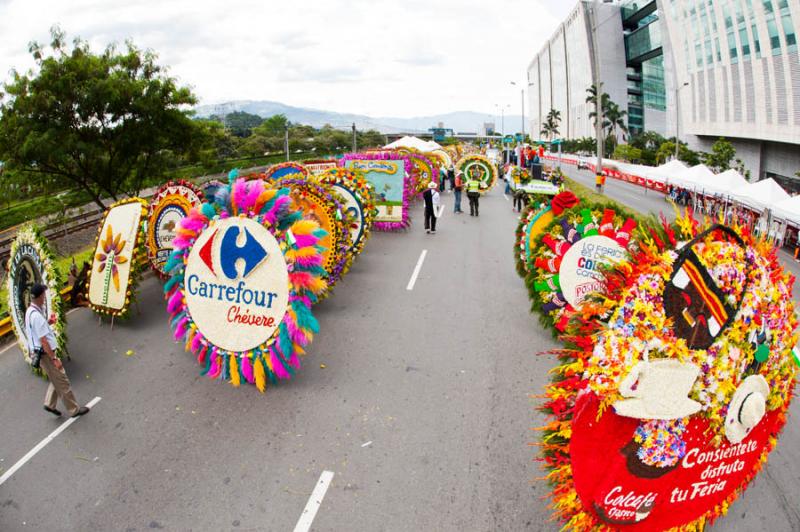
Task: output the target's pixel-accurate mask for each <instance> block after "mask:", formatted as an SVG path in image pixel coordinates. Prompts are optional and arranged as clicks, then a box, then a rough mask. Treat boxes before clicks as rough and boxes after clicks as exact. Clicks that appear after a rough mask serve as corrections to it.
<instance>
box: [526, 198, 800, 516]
mask: <svg viewBox="0 0 800 532" xmlns="http://www.w3.org/2000/svg"><path fill="white" fill-rule="evenodd" d="M637 242H638V245H637V246H636V247H635V248H632V249H630V256H629V259H628V260H627V261H625V262H622V263H618V264H616V265H614V266H613V267H612V268H610V269H608V270H606V271H604V276H605V279H604V284H605V286H606V290H605V291H604V292H603V293H602V294H595V295H594V296H592V297H591V298H590V299H589V300H587V301H586V302H585V303H584V304H583V305H582V307H581V308H580V309H578V310H577V311H576V313H575V314H574V315H573V317H572V319H570V321H569V323H568V325H567V326H566V328H565V331H564V335H563V336H562V339H563V340H564V341H565V343H566V347H565V348H564V349H559V350H556V351H555V354H557V355H558V357H559V359H560V365H559V367H557V368H556V369H555V370H553V371H552V372H551V374H552V382H551V384H550V385H549V386H548V387H547V388H546V393H545V403H544V405H543V406H542V408H541V409H542V410H543V411H544V412H545V413H547V414H548V416H549V418H550V420H549V422H548V423H547V425H545V426H544V427H542V428H541V434H542V438H541V441H540V443H539V446H540V447H541V450H542V456H541V459H542V461H543V462H544V466H545V468H546V470H547V472H548V473H547V480H548V481H549V482H550V483H551V485H552V486H553V490H552V493H551V498H552V505H551V507H552V508H553V510H554V513H555V517H557V518H559V519H561V520H562V521H563V522H564V523H565V528H567V529H572V530H589V529H605V528H617V527H624V528H625V529H630V530H634V531H638V530H667V529H676V530H677V529H680V530H702V529H703V528H704V527H705V526H707V525H709V524H711V523H712V522H713V521H714V520H715V519H717V518H718V517H720V516H721V515H724V514H725V513H726V512H727V511H728V510H729V508H730V506H731V504H732V503H733V502H734V500H735V499H736V498H738V497H739V496H740V495H741V494H742V493H743V492H744V490H745V488H746V487H747V486H748V484H749V483H750V481H752V479H753V478H754V477H755V476H756V475H757V474H758V472H759V471H760V470H761V468H762V467H763V465H764V463H766V461H767V457H768V455H769V453H770V451H771V450H772V449H773V448H774V446H775V445H776V443H777V439H778V435H779V433H780V431H781V429H782V427H783V426H784V424H785V422H786V414H787V410H788V408H789V404H790V401H791V398H792V393H793V388H794V383H795V378H796V371H797V367H796V366H797V359H796V358H795V357H794V355H793V348H794V346H795V345H796V343H797V340H798V337H797V334H796V327H797V319H796V316H795V309H794V303H793V299H792V284H793V282H794V279H793V277H792V276H791V275H790V274H789V273H787V272H786V271H785V270H784V269H783V267H782V266H781V264H780V262H779V259H778V256H777V251H776V250H775V249H774V247H773V245H772V244H771V243H769V242H766V241H764V240H762V239H760V238H759V237H757V236H754V235H753V234H751V233H750V232H749V230H748V229H747V227H746V226H745V225H741V226H740V225H738V224H737V223H735V222H734V223H733V224H732V225H730V226H721V225H718V224H715V223H714V221H713V220H702V221H701V220H696V219H695V218H694V217H693V216H692V213H691V211H688V212H687V213H686V214H684V215H682V216H680V217H679V218H678V220H676V222H674V223H673V224H669V223H667V222H666V221H665V220H662V224H661V226H655V225H651V226H648V227H646V228H645V227H640V228H639V229H637ZM598 316H605V318H604V319H598Z"/></svg>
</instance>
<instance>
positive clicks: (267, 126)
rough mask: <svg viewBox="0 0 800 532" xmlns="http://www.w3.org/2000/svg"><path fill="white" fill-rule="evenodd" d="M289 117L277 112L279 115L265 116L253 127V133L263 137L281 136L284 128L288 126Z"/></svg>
mask: <svg viewBox="0 0 800 532" xmlns="http://www.w3.org/2000/svg"><path fill="white" fill-rule="evenodd" d="M290 125H291V124H290V122H289V119H288V118H286V115H284V114H279V115H272V116H271V117H269V118H267V119H266V120H264V121H263V122H261V124H260V125H258V126H256V127H255V128H253V134H255V135H263V136H265V137H275V136H280V137H283V135H284V133H285V131H286V128H288V127H289V126H290Z"/></svg>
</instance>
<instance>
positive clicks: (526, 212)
mask: <svg viewBox="0 0 800 532" xmlns="http://www.w3.org/2000/svg"><path fill="white" fill-rule="evenodd" d="M552 221H553V212H552V210H551V209H550V205H549V203H541V202H540V203H537V204H536V205H533V204H528V205H526V206H525V207H524V208H523V209H522V213H521V214H520V217H519V223H518V224H517V232H516V239H515V240H514V263H515V265H516V269H517V274H518V275H519V276H520V277H522V278H523V279H524V278H525V276H526V275H527V274H528V273H529V272H530V268H531V267H532V266H533V256H532V251H533V248H532V246H531V243H532V240H533V239H534V238H536V236H537V235H538V234H539V232H540V231H541V229H542V228H543V227H546V226H547V225H548V224H549V223H550V222H552Z"/></svg>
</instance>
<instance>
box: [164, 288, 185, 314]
mask: <svg viewBox="0 0 800 532" xmlns="http://www.w3.org/2000/svg"><path fill="white" fill-rule="evenodd" d="M182 308H183V293H182V292H181V291H180V290H175V293H174V294H172V297H170V298H169V303H167V312H169V313H170V314H177V313H178V312H180V310H181V309H182Z"/></svg>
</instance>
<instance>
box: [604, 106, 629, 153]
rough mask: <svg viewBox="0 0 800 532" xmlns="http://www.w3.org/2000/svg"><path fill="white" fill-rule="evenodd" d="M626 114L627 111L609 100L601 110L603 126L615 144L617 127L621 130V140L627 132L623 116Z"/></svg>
mask: <svg viewBox="0 0 800 532" xmlns="http://www.w3.org/2000/svg"><path fill="white" fill-rule="evenodd" d="M627 116H628V111H623V110H621V109H620V108H619V105H617V104H616V103H614V102H612V101H610V100H609V102H608V106H607V107H606V109H605V110H604V111H603V118H604V119H603V127H604V129H606V130H607V131H608V135H609V136H610V137H611V138H612V142H613V143H614V145H615V146H616V144H617V129H619V130H620V131H622V133H623V137H622V138H623V140H624V139H625V134H627V133H628V126H627V125H626V124H625V118H626V117H627Z"/></svg>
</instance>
